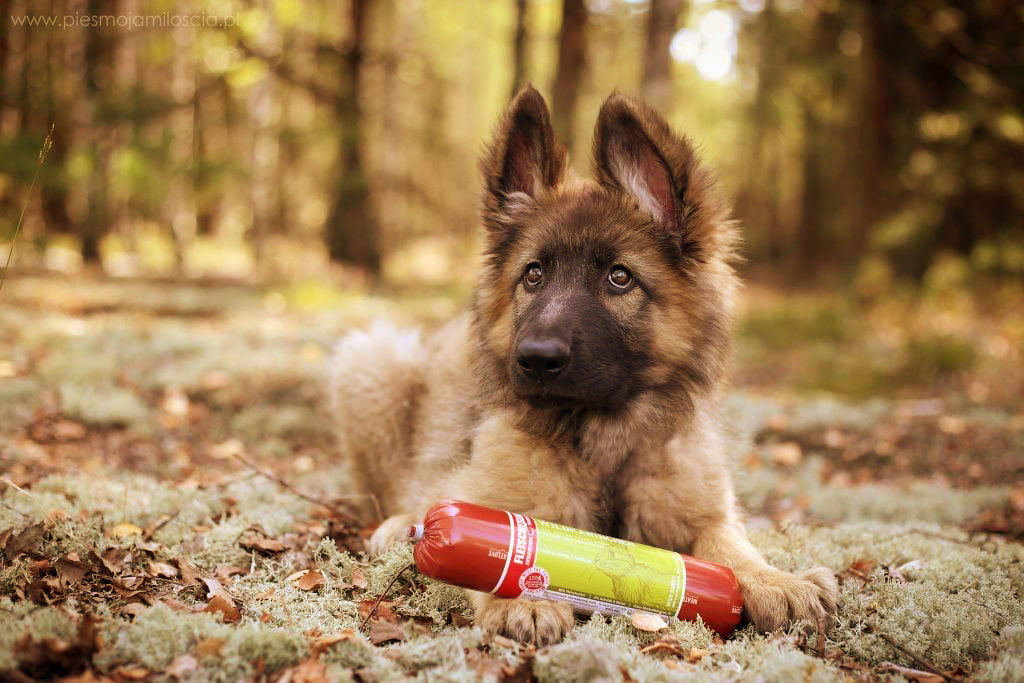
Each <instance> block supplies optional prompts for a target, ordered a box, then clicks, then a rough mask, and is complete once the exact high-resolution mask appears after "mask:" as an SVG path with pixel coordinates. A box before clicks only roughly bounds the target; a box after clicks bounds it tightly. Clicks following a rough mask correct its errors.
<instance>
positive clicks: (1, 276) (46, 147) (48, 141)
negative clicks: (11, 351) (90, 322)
mask: <svg viewBox="0 0 1024 683" xmlns="http://www.w3.org/2000/svg"><path fill="white" fill-rule="evenodd" d="M52 147H53V124H50V132H49V133H47V134H46V138H45V139H44V140H43V146H42V148H41V149H40V150H39V163H37V164H36V172H35V173H34V174H32V182H31V183H30V184H29V186H28V194H27V195H25V203H24V204H22V205H21V214H19V216H18V223H17V225H15V226H14V236H13V237H12V238H11V249H10V251H8V252H7V263H5V264H4V269H3V270H2V271H0V291H3V288H4V280H6V279H7V269H8V268H10V267H11V259H12V258H14V246H15V245H16V244H17V243H18V235H20V234H21V224H22V223H24V222H25V210H26V209H28V202H29V199H31V198H32V190H34V189H35V188H36V180H38V179H39V171H40V170H42V168H43V162H45V161H46V155H47V154H49V153H50V148H52Z"/></svg>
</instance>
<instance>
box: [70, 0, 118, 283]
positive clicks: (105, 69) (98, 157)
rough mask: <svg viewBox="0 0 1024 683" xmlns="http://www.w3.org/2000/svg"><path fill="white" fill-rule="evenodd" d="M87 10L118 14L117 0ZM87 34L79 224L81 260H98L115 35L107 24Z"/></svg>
mask: <svg viewBox="0 0 1024 683" xmlns="http://www.w3.org/2000/svg"><path fill="white" fill-rule="evenodd" d="M86 11H87V12H88V13H89V14H90V15H92V16H115V15H117V12H118V3H117V0H88V3H87V6H86ZM83 33H84V34H85V54H84V66H85V97H86V106H87V107H88V108H89V119H90V122H89V126H88V127H87V128H86V130H85V131H83V132H84V133H85V134H86V135H87V136H88V142H87V143H86V147H87V149H88V157H89V164H90V169H89V174H88V178H87V179H86V215H85V219H84V220H83V221H82V222H81V224H80V225H79V236H80V237H81V239H82V260H84V261H85V262H86V263H99V260H100V239H101V238H102V237H103V235H104V234H105V233H106V231H107V229H108V226H109V215H108V211H107V208H108V207H107V202H108V197H109V187H108V179H109V174H110V153H111V150H110V145H109V144H108V141H107V140H106V136H105V135H104V121H103V117H102V115H101V112H102V110H103V102H104V98H105V94H106V89H107V88H109V87H110V86H111V83H110V73H111V65H112V64H113V60H114V48H115V41H116V38H115V35H116V33H115V32H114V31H112V30H110V29H108V28H104V27H94V28H90V29H89V30H86V31H84V32H83Z"/></svg>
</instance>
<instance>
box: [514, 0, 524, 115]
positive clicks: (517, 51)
mask: <svg viewBox="0 0 1024 683" xmlns="http://www.w3.org/2000/svg"><path fill="white" fill-rule="evenodd" d="M526 12H527V5H526V0H516V30H515V33H514V34H513V36H512V93H511V96H515V94H516V93H517V92H519V89H520V88H522V87H523V85H524V84H525V83H526ZM510 99H511V97H510Z"/></svg>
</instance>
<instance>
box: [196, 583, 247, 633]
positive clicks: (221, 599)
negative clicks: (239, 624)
mask: <svg viewBox="0 0 1024 683" xmlns="http://www.w3.org/2000/svg"><path fill="white" fill-rule="evenodd" d="M203 582H204V583H206V587H207V589H208V590H209V594H208V595H207V597H208V598H210V602H209V604H207V605H206V607H205V608H204V609H203V610H202V611H203V612H210V613H214V612H219V613H220V615H221V617H222V618H223V619H224V621H227V622H236V621H241V619H242V613H241V611H239V609H238V607H237V606H236V605H235V599H234V598H233V597H231V594H230V593H228V592H227V590H226V589H225V588H224V586H222V585H220V581H218V580H217V579H211V578H206V579H203Z"/></svg>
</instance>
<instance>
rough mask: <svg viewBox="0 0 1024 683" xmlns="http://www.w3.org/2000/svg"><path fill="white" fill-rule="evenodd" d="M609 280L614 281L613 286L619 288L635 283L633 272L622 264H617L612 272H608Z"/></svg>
mask: <svg viewBox="0 0 1024 683" xmlns="http://www.w3.org/2000/svg"><path fill="white" fill-rule="evenodd" d="M608 282H610V283H612V286H614V287H618V288H619V289H625V288H626V287H629V286H630V285H631V284H633V274H632V273H630V272H629V271H628V270H626V269H625V268H623V267H622V266H615V267H614V268H612V270H611V272H610V273H608Z"/></svg>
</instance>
